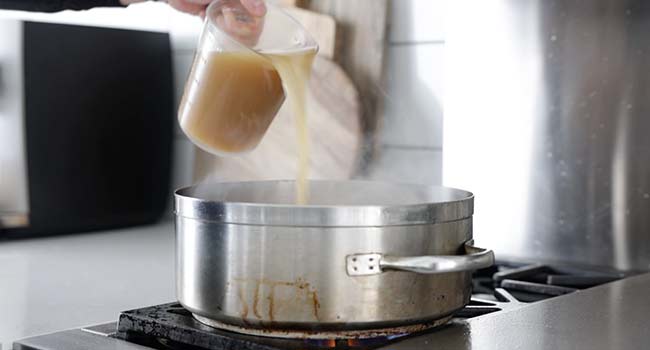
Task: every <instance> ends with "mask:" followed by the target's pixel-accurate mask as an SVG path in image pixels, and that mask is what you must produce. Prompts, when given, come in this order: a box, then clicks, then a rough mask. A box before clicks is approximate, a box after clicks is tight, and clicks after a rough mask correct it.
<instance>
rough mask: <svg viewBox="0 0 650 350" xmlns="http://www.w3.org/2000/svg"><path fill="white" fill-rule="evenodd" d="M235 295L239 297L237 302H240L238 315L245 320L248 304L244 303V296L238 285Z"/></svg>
mask: <svg viewBox="0 0 650 350" xmlns="http://www.w3.org/2000/svg"><path fill="white" fill-rule="evenodd" d="M237 297H239V302H240V303H241V312H240V316H241V318H242V320H243V321H244V322H245V320H246V317H248V304H247V303H246V298H244V290H243V289H242V288H241V286H240V285H238V286H237Z"/></svg>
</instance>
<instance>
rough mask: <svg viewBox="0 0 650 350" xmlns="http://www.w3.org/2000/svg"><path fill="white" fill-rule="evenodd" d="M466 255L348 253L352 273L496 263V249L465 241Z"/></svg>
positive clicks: (434, 269) (479, 266) (423, 270)
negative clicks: (492, 249) (484, 247)
mask: <svg viewBox="0 0 650 350" xmlns="http://www.w3.org/2000/svg"><path fill="white" fill-rule="evenodd" d="M465 253H466V254H465V255H431V256H390V255H383V254H379V253H366V254H352V255H348V256H346V257H345V262H346V264H345V265H346V269H347V272H348V275H349V276H369V275H378V274H381V273H382V272H384V270H398V271H409V272H415V273H424V274H437V273H447V272H461V271H472V270H478V269H482V268H485V267H490V266H492V265H493V264H494V252H493V251H491V250H487V249H483V248H477V247H475V246H474V241H473V240H470V241H467V242H465Z"/></svg>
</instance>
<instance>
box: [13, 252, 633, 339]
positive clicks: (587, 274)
mask: <svg viewBox="0 0 650 350" xmlns="http://www.w3.org/2000/svg"><path fill="white" fill-rule="evenodd" d="M624 277H625V276H624V275H623V274H620V273H617V272H611V271H594V270H593V269H580V268H566V267H558V266H549V265H542V264H531V265H522V264H513V263H499V264H497V265H495V266H493V267H491V268H489V269H484V270H479V271H477V272H476V273H475V274H474V278H473V291H474V292H473V296H472V300H471V302H470V303H469V305H467V306H466V307H465V308H464V309H462V310H460V311H458V312H456V313H455V314H454V315H453V319H452V320H451V321H450V322H449V323H447V324H445V325H442V326H439V327H433V328H431V329H427V330H424V331H421V332H414V333H408V332H405V333H404V334H399V335H390V336H381V335H380V336H377V337H374V338H370V339H338V340H337V339H326V340H323V339H320V340H309V339H280V338H269V337H262V336H251V335H243V334H238V333H233V332H229V331H225V330H220V329H216V328H212V327H210V326H207V325H205V324H203V323H201V322H199V321H197V320H196V319H194V318H193V317H192V315H191V313H190V312H188V311H187V310H185V309H184V308H183V307H182V306H181V305H180V304H178V303H168V304H163V305H156V306H150V307H144V308H140V309H135V310H129V311H124V312H122V313H121V314H120V315H119V319H118V321H117V322H116V323H115V322H112V323H107V324H101V325H96V326H92V327H85V328H80V329H74V330H68V331H63V332H58V333H53V334H49V335H43V336H38V337H32V338H27V339H24V340H20V341H17V342H15V343H14V349H15V350H27V349H32V350H41V349H43V350H44V349H49V350H59V349H69V350H76V349H90V348H92V349H99V350H102V349H124V350H128V349H192V350H194V349H196V350H200V349H242V350H276V349H328V348H336V349H379V348H386V347H387V346H388V348H390V349H398V348H400V344H408V343H411V342H413V340H416V341H417V340H418V339H425V338H430V337H431V336H435V335H436V334H437V333H444V332H448V330H449V329H450V328H454V327H464V325H466V324H468V322H469V321H472V320H476V319H481V318H486V317H491V316H494V315H498V314H502V313H510V312H513V311H514V312H517V311H518V309H522V308H525V307H527V306H529V305H531V304H536V303H538V302H541V301H545V300H547V299H552V298H555V297H558V296H561V295H565V294H576V292H578V291H581V290H584V289H587V288H590V287H594V286H597V285H600V284H604V283H608V282H612V281H616V280H618V279H622V278H624Z"/></svg>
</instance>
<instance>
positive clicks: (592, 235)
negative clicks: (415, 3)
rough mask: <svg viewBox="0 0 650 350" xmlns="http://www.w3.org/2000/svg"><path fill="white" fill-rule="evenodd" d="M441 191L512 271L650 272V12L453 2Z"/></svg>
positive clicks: (641, 4) (601, 1)
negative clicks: (522, 267) (543, 264)
mask: <svg viewBox="0 0 650 350" xmlns="http://www.w3.org/2000/svg"><path fill="white" fill-rule="evenodd" d="M448 14H449V16H448V21H447V48H446V49H447V52H446V53H447V62H448V68H447V73H448V74H447V76H446V79H447V86H446V89H447V90H446V91H447V95H446V101H445V119H444V120H445V122H444V123H445V125H444V133H443V137H444V146H443V152H444V165H443V182H444V184H446V185H452V186H457V187H461V188H465V189H468V190H471V191H473V192H474V193H475V194H476V196H477V199H476V215H475V218H476V219H475V232H476V234H475V236H476V237H477V241H478V242H479V243H480V244H483V245H485V246H487V247H490V248H495V249H496V251H497V255H501V256H502V257H518V258H535V259H544V260H552V261H566V262H572V263H584V264H589V265H602V266H609V267H615V268H618V269H623V270H648V269H650V67H649V65H648V64H649V63H650V2H647V1H644V0H635V1H633V0H628V1H610V0H585V1H578V0H570V1H567V0H557V1H555V0H537V1H533V0H526V1H520V0H487V1H469V0H468V1H454V2H451V4H450V7H449V12H448Z"/></svg>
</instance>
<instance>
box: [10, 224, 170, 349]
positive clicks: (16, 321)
mask: <svg viewBox="0 0 650 350" xmlns="http://www.w3.org/2000/svg"><path fill="white" fill-rule="evenodd" d="M173 300H175V293H174V227H173V221H171V220H169V219H166V220H165V221H163V222H160V223H158V224H155V225H150V226H141V227H135V228H128V229H120V230H114V231H103V232H95V233H87V234H75V235H67V236H55V237H47V238H35V239H28V240H17V241H0V349H2V348H3V346H4V349H8V348H11V343H12V342H13V341H14V340H17V339H19V338H24V337H27V336H32V335H38V334H43V333H48V332H54V331H58V330H63V329H68V328H73V327H79V326H84V325H89V324H96V323H101V322H107V321H116V320H117V317H118V314H119V312H120V311H122V310H128V309H133V308H139V307H143V306H148V305H154V304H160V303H167V302H171V301H173Z"/></svg>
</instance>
